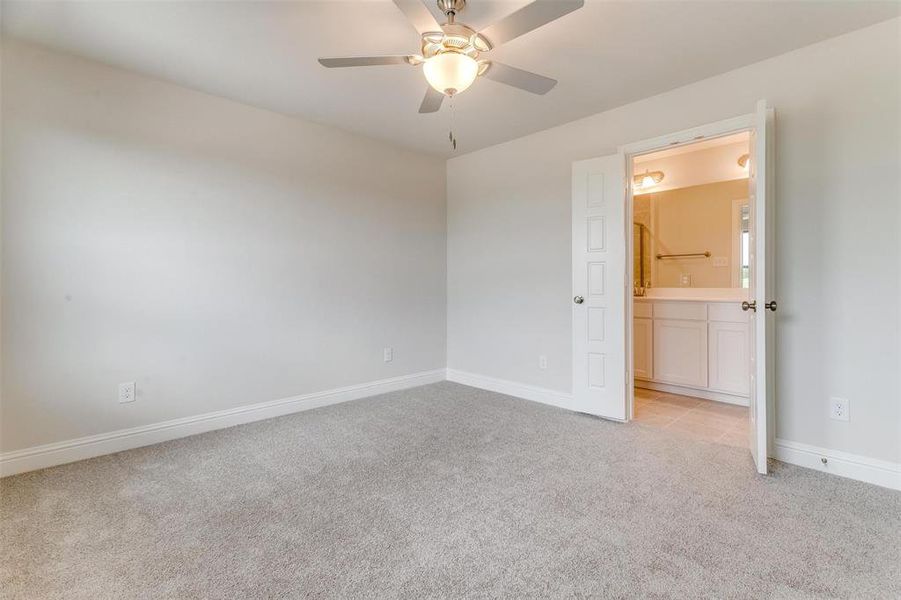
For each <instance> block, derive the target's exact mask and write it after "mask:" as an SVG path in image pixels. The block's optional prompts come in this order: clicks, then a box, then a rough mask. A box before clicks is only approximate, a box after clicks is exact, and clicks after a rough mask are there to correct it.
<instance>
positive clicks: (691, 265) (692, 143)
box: [571, 101, 776, 473]
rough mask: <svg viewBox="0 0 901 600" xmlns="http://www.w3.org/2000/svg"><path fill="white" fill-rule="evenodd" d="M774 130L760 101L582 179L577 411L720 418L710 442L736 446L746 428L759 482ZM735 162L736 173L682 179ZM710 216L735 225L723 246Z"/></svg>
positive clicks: (766, 413) (621, 416) (626, 153)
mask: <svg viewBox="0 0 901 600" xmlns="http://www.w3.org/2000/svg"><path fill="white" fill-rule="evenodd" d="M773 121H774V113H773V111H772V109H768V108H767V107H766V103H765V102H764V101H760V102H759V103H758V104H757V107H756V109H755V111H754V112H752V113H749V114H747V115H743V116H740V117H735V118H732V119H728V120H725V121H720V122H717V123H713V124H709V125H705V126H701V127H696V128H693V129H690V130H685V131H680V132H677V133H674V134H669V135H664V136H661V137H658V138H654V139H650V140H645V141H641V142H636V143H633V144H629V145H626V146H623V147H621V148H620V149H619V150H618V152H616V153H615V154H611V155H608V156H603V157H599V158H595V159H590V160H583V161H577V162H575V163H573V172H572V178H573V179H572V182H573V197H572V222H573V229H572V251H573V254H572V268H573V273H572V275H573V312H572V319H573V320H572V323H573V394H572V401H571V404H572V408H573V409H574V410H577V411H580V412H586V413H590V414H594V415H598V416H601V417H604V418H608V419H614V420H618V421H629V420H633V419H636V418H638V419H640V418H642V416H645V417H647V420H648V421H656V423H657V425H665V424H666V423H669V424H670V425H671V424H672V423H674V422H676V421H680V427H682V428H684V429H690V428H692V427H691V426H689V425H687V424H688V423H690V422H692V421H697V420H699V413H701V412H702V411H705V412H709V413H714V417H711V418H710V421H711V422H712V421H718V424H719V425H720V427H721V429H720V431H719V432H718V433H717V434H716V437H717V440H709V441H719V442H724V443H725V442H731V443H732V444H733V445H739V444H740V439H739V435H740V432H739V426H740V423H746V424H747V428H746V429H745V432H746V440H747V443H746V446H747V448H748V450H749V452H750V454H751V456H752V457H753V459H754V464H755V466H756V468H757V470H758V471H759V472H761V473H765V472H766V470H767V456H768V454H769V446H770V445H771V441H770V437H771V433H772V431H773V427H772V414H773V411H772V404H773V401H774V398H773V389H774V386H773V377H772V375H773V366H772V358H773V343H774V323H775V321H774V318H773V315H772V312H773V311H775V309H776V302H775V301H774V300H773V293H774V290H773V285H772V284H773V267H772V265H773V252H772V244H771V243H770V242H769V238H770V237H771V236H772V232H773V224H772V219H773V210H772V206H771V204H772V202H773V193H772V182H773V178H772V140H773V135H772V129H773ZM737 150H743V151H741V152H739V153H738V154H737V156H734V157H732V158H731V161H732V162H733V164H732V165H725V163H723V164H719V163H717V165H719V166H717V165H713V166H710V165H708V166H707V167H704V168H697V167H693V168H688V167H684V168H676V166H675V165H676V164H677V163H678V162H679V161H686V160H687V159H688V158H690V157H691V156H692V155H695V154H697V155H701V154H702V153H707V154H709V155H716V154H723V155H725V154H727V153H734V152H735V151H737ZM745 155H747V156H745ZM661 161H664V162H661ZM667 164H668V165H669V166H666V165H667ZM665 169H669V170H670V172H669V175H667V172H666V170H665ZM705 169H707V171H708V172H707V175H704V174H703V173H704V172H705ZM717 169H720V170H721V171H722V172H721V173H720V174H719V175H717V174H716V170H717ZM730 170H731V173H730ZM711 173H712V174H711ZM723 173H725V174H723ZM705 186H712V187H705ZM712 188H722V189H721V190H720V192H722V193H720V194H718V195H717V194H711V193H709V190H710V189H712ZM652 190H653V191H652ZM642 196H645V197H644V198H642ZM720 196H723V197H726V198H727V200H724V201H722V202H716V201H715V200H716V198H718V197H720ZM655 197H656V200H657V202H656V206H655ZM680 198H681V201H680V200H679V199H680ZM636 199H637V200H636ZM705 207H706V209H705ZM713 208H715V209H716V210H713ZM702 209H703V210H702ZM720 209H721V210H720ZM636 211H637V214H638V220H636V218H635V216H636ZM709 212H710V213H712V212H715V213H716V214H718V215H719V216H718V217H717V218H716V219H715V220H716V221H717V222H726V223H727V224H728V225H727V227H726V228H724V229H722V230H721V231H720V230H719V229H718V231H719V233H718V235H717V236H716V238H715V239H714V237H711V236H712V233H713V231H712V230H713V229H714V226H713V225H712V222H711V218H712V216H711V214H708V213H709ZM643 213H644V214H643ZM726 229H728V231H727V230H726ZM705 236H707V237H705ZM636 254H638V257H637V258H636V256H635V255H636ZM623 284H625V285H623ZM711 351H713V357H711ZM768 375H769V376H768ZM666 404H669V405H671V406H670V408H665V407H664V405H666ZM655 407H662V408H660V410H658V411H657V413H659V414H657V415H656V416H657V417H659V418H652V415H651V413H653V412H654V410H653V409H654V408H655ZM664 412H666V413H668V414H666V415H664V414H662V413H664ZM677 413H680V414H677ZM744 415H747V417H745V416H744ZM717 416H718V417H719V418H715V417H717ZM729 417H734V420H732V421H731V422H727V421H730V419H729ZM670 421H671V422H670ZM708 425H709V424H705V423H701V424H700V426H699V427H696V428H695V429H697V430H698V431H702V429H701V426H703V427H705V428H706V427H707V426H708ZM706 433H707V434H708V439H709V438H710V437H714V434H713V433H712V432H709V431H706Z"/></svg>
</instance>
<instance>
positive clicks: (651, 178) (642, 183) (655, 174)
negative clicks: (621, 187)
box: [632, 170, 663, 190]
mask: <svg viewBox="0 0 901 600" xmlns="http://www.w3.org/2000/svg"><path fill="white" fill-rule="evenodd" d="M632 181H633V182H634V183H635V187H636V188H638V189H642V190H643V189H645V188H649V187H654V186H655V185H657V184H659V183H660V182H661V181H663V171H648V170H645V172H644V173H640V174H638V175H636V176H635V177H633V178H632Z"/></svg>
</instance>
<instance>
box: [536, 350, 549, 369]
mask: <svg viewBox="0 0 901 600" xmlns="http://www.w3.org/2000/svg"><path fill="white" fill-rule="evenodd" d="M538 368H539V369H541V370H544V369H547V356H545V355H544V354H542V355H541V356H539V357H538Z"/></svg>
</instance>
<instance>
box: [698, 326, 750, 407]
mask: <svg viewBox="0 0 901 600" xmlns="http://www.w3.org/2000/svg"><path fill="white" fill-rule="evenodd" d="M707 331H708V337H709V339H708V342H707V349H708V351H709V352H710V360H709V361H708V363H709V364H708V369H707V373H708V379H709V382H710V383H709V385H708V387H709V388H710V389H711V390H714V391H717V392H725V393H727V394H738V395H739V396H746V395H747V394H748V384H749V372H748V365H749V362H750V359H749V357H748V345H749V341H748V324H747V323H725V322H718V321H711V322H710V323H708V324H707Z"/></svg>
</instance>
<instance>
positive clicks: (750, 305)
mask: <svg viewBox="0 0 901 600" xmlns="http://www.w3.org/2000/svg"><path fill="white" fill-rule="evenodd" d="M741 309H742V310H743V311H745V312H748V311H749V310H753V311H754V312H757V300H753V301H751V302H748V301H747V300H745V301H744V302H742V303H741Z"/></svg>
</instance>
